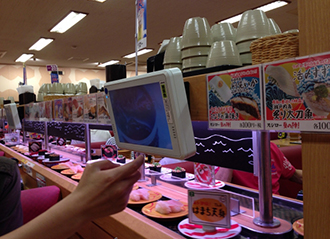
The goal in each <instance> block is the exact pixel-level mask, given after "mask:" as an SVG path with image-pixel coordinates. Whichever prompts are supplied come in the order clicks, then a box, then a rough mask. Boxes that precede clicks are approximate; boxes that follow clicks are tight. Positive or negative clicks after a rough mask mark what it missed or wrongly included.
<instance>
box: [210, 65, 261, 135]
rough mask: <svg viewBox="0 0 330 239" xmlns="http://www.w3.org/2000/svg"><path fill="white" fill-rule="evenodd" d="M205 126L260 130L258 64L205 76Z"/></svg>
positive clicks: (259, 69) (259, 75)
mask: <svg viewBox="0 0 330 239" xmlns="http://www.w3.org/2000/svg"><path fill="white" fill-rule="evenodd" d="M206 81H207V89H206V90H207V95H208V122H209V128H214V129H215V128H217V129H241V130H263V129H264V119H263V107H262V105H263V103H262V99H263V94H262V93H263V91H262V73H261V65H257V66H252V67H244V68H240V69H236V70H231V71H223V72H218V73H213V74H209V75H207V76H206Z"/></svg>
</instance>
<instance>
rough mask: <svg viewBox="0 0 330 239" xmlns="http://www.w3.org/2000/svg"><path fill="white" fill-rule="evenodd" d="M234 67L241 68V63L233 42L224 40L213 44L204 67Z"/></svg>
mask: <svg viewBox="0 0 330 239" xmlns="http://www.w3.org/2000/svg"><path fill="white" fill-rule="evenodd" d="M221 65H235V66H241V65H242V62H241V59H240V57H239V52H238V49H237V46H236V44H235V42H234V41H231V40H224V41H217V42H214V43H213V44H212V46H211V51H210V54H209V56H208V58H207V62H206V67H207V68H208V67H213V66H221Z"/></svg>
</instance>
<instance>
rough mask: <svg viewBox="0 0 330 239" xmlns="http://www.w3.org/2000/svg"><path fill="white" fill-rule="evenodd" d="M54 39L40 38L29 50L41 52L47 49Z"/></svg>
mask: <svg viewBox="0 0 330 239" xmlns="http://www.w3.org/2000/svg"><path fill="white" fill-rule="evenodd" d="M52 41H54V39H50V38H40V39H39V40H38V41H37V42H36V43H34V44H33V45H32V46H31V47H30V48H29V50H35V51H40V50H41V49H43V48H44V47H46V46H47V45H48V44H50V43H51V42H52Z"/></svg>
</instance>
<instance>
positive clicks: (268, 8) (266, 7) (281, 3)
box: [257, 1, 288, 12]
mask: <svg viewBox="0 0 330 239" xmlns="http://www.w3.org/2000/svg"><path fill="white" fill-rule="evenodd" d="M287 4H288V3H287V2H285V1H276V2H272V3H269V4H266V5H264V6H261V7H258V8H257V9H258V10H262V11H264V12H268V11H271V10H274V9H276V8H279V7H283V6H285V5H287Z"/></svg>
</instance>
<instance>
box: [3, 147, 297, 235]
mask: <svg viewBox="0 0 330 239" xmlns="http://www.w3.org/2000/svg"><path fill="white" fill-rule="evenodd" d="M0 150H2V151H4V152H5V156H7V157H10V158H12V157H13V158H16V159H17V160H18V161H19V162H20V163H22V165H23V166H22V167H21V168H20V171H21V176H22V179H23V182H24V185H25V186H26V187H27V188H34V187H37V186H38V178H39V179H40V178H42V179H43V180H44V183H45V185H47V186H48V185H56V186H58V187H59V188H60V190H61V195H62V197H66V196H68V195H69V194H70V193H71V192H72V191H73V190H74V189H75V187H76V186H77V185H78V182H76V181H74V180H72V179H71V178H68V177H67V176H64V175H61V174H60V173H58V172H56V171H54V170H52V169H50V168H48V167H46V166H44V165H41V164H39V163H37V162H35V161H33V160H32V159H30V158H28V157H26V156H24V155H23V154H21V153H19V152H16V151H15V150H13V149H11V148H9V147H6V146H4V145H2V144H0ZM66 156H67V157H70V158H71V157H73V156H72V155H66ZM146 179H148V178H146ZM157 182H159V183H160V185H157V186H153V187H148V186H147V184H150V179H148V181H144V182H137V185H138V186H140V187H143V188H147V189H150V190H152V191H156V192H159V193H161V194H162V196H163V199H176V200H180V201H183V202H187V188H186V187H184V185H183V183H182V182H179V183H169V182H165V181H161V180H159V179H158V180H157ZM223 189H224V190H226V191H230V192H233V193H238V194H242V195H246V196H249V197H253V198H254V200H255V202H256V203H255V205H256V210H257V208H258V203H257V201H258V192H257V191H256V190H252V189H248V188H245V187H241V186H237V185H234V184H231V183H226V186H225V187H224V188H223ZM241 206H244V202H241ZM141 209H142V206H134V205H129V206H128V207H127V208H126V209H125V210H124V211H122V212H120V213H117V214H114V215H111V216H108V217H104V218H99V219H96V220H94V221H92V222H90V223H88V224H86V226H84V227H82V228H81V229H80V230H78V231H77V232H76V234H75V235H73V236H72V237H71V238H78V237H79V238H86V239H88V238H116V237H117V238H186V237H185V236H184V235H183V234H181V233H180V232H179V230H178V228H177V225H178V223H179V222H180V221H182V220H183V219H184V218H185V217H182V218H178V219H173V220H162V219H159V220H157V219H151V218H150V217H147V216H145V215H144V214H143V213H142V212H141ZM244 210H250V209H248V208H244ZM273 213H274V217H276V218H277V219H278V220H280V222H281V226H280V228H273V229H269V228H261V227H258V226H256V225H254V224H253V222H252V218H250V217H247V216H244V215H241V214H238V215H236V216H234V217H232V219H233V220H235V221H236V222H238V223H239V224H240V225H242V231H241V233H240V234H239V235H237V236H235V237H234V238H299V237H298V235H297V234H296V233H295V232H294V231H293V230H292V229H291V223H293V222H294V221H295V220H297V219H300V218H302V217H303V214H302V202H301V201H299V200H294V199H291V198H285V197H281V196H274V197H273ZM258 215H259V214H258V212H257V211H256V214H255V216H258ZM283 219H284V220H286V221H284V220H283ZM243 225H244V226H243ZM246 228H249V229H246ZM254 228H256V230H257V231H262V232H263V233H257V232H255V230H254ZM281 230H282V231H288V232H287V233H284V234H282V233H279V231H281ZM270 233H275V235H270Z"/></svg>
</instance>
